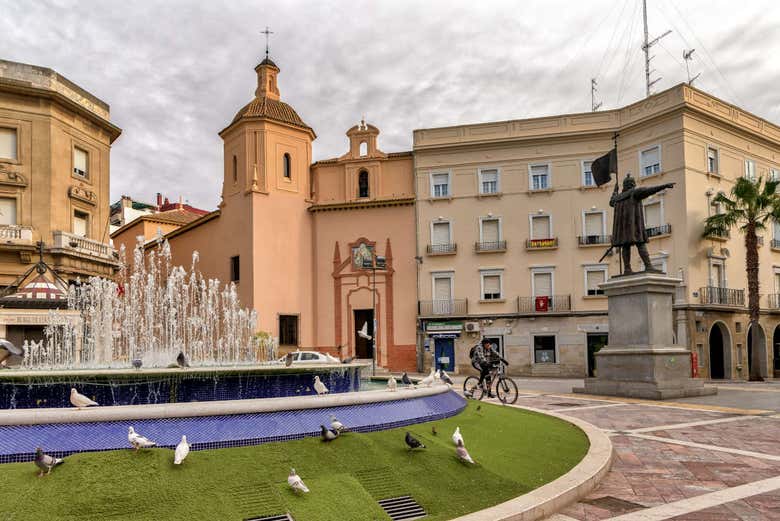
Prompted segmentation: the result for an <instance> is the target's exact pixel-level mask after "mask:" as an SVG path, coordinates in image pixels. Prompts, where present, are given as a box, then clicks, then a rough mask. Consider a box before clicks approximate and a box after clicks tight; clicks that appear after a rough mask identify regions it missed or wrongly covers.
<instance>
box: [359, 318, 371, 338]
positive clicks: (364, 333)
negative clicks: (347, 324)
mask: <svg viewBox="0 0 780 521" xmlns="http://www.w3.org/2000/svg"><path fill="white" fill-rule="evenodd" d="M357 334H358V336H359V337H360V338H365V339H366V340H371V335H369V334H368V322H363V327H362V328H361V329H360V331H358V332H357Z"/></svg>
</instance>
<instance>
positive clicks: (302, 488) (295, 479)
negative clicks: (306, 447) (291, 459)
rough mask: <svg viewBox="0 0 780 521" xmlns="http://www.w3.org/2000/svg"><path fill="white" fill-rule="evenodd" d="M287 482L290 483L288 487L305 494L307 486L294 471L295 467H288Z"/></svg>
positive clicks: (307, 489)
mask: <svg viewBox="0 0 780 521" xmlns="http://www.w3.org/2000/svg"><path fill="white" fill-rule="evenodd" d="M287 484H288V485H290V488H291V489H293V491H295V492H301V493H303V494H305V493H306V492H308V491H309V487H307V486H306V484H305V483H304V482H303V480H302V479H301V477H300V476H299V475H298V474H296V473H295V469H290V475H289V476H287Z"/></svg>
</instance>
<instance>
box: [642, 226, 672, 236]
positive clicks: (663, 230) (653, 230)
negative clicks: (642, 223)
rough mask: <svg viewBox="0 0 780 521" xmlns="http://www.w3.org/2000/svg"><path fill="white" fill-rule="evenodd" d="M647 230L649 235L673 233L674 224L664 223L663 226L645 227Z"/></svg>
mask: <svg viewBox="0 0 780 521" xmlns="http://www.w3.org/2000/svg"><path fill="white" fill-rule="evenodd" d="M645 231H647V236H648V237H658V236H659V235H669V234H670V233H672V225H671V224H662V225H661V226H652V227H650V228H645Z"/></svg>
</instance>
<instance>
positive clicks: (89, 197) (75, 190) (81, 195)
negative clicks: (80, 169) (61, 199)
mask: <svg viewBox="0 0 780 521" xmlns="http://www.w3.org/2000/svg"><path fill="white" fill-rule="evenodd" d="M68 196H69V197H72V198H73V199H78V200H79V201H83V202H85V203H87V204H91V205H92V206H96V205H97V194H95V192H93V191H91V190H87V189H86V188H80V187H78V186H75V185H72V186H70V187H69V188H68Z"/></svg>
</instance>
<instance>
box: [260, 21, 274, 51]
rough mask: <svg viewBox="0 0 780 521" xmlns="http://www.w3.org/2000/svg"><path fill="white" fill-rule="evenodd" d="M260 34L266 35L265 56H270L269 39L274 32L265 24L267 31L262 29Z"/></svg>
mask: <svg viewBox="0 0 780 521" xmlns="http://www.w3.org/2000/svg"><path fill="white" fill-rule="evenodd" d="M260 34H264V35H265V57H266V58H268V39H269V37H270V36H271V35H272V34H274V33H273V31H269V30H268V26H267V25H266V26H265V31H260Z"/></svg>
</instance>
